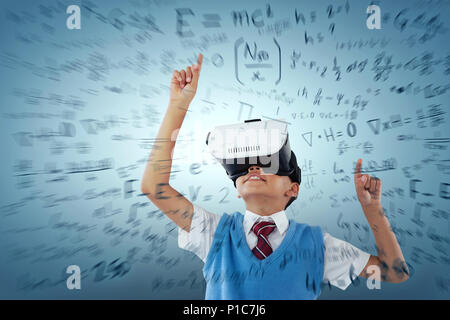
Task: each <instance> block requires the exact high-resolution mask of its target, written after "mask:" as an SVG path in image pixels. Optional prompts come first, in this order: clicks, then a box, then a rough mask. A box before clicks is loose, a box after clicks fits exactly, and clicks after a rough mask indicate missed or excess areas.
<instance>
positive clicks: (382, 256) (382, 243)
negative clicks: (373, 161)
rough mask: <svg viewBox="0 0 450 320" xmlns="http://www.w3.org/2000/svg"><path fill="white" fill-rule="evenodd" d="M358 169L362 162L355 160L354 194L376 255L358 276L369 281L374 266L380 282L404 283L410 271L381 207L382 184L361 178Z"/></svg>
mask: <svg viewBox="0 0 450 320" xmlns="http://www.w3.org/2000/svg"><path fill="white" fill-rule="evenodd" d="M361 168H362V159H358V161H357V162H356V167H355V174H354V182H355V188H356V194H357V196H358V200H359V202H360V203H361V207H362V209H363V211H364V215H365V216H366V218H367V221H368V222H369V225H370V228H371V229H372V231H373V234H374V237H375V242H376V245H377V251H378V255H377V256H373V255H371V256H370V258H369V261H368V262H367V264H366V266H365V268H364V269H363V271H361V273H360V274H359V276H361V277H364V278H368V277H369V276H371V275H372V274H373V272H374V269H373V267H372V266H376V267H378V268H379V270H380V277H381V279H380V280H382V281H386V282H394V283H398V282H403V281H405V280H407V279H408V278H409V270H408V267H407V265H406V262H405V258H404V257H403V253H402V249H401V248H400V245H399V243H398V242H397V238H396V237H395V234H394V233H393V231H392V230H391V227H390V224H389V221H388V219H387V217H386V215H385V214H384V211H383V207H382V205H381V180H380V179H378V178H375V177H372V176H370V175H368V174H362V171H361Z"/></svg>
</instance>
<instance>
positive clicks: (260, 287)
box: [203, 212, 324, 300]
mask: <svg viewBox="0 0 450 320" xmlns="http://www.w3.org/2000/svg"><path fill="white" fill-rule="evenodd" d="M243 218H244V216H243V215H242V214H241V213H239V212H235V213H233V214H232V215H229V214H226V213H224V214H223V215H222V217H221V218H220V221H219V224H218V226H217V229H216V232H215V234H214V239H213V242H212V245H211V249H210V251H209V252H208V256H207V258H206V262H205V265H204V267H203V275H204V277H205V280H206V296H205V299H206V300H247V299H250V300H301V299H316V298H317V297H318V296H319V294H320V291H321V283H322V279H323V259H324V248H323V235H322V231H321V229H320V227H312V226H309V225H307V224H302V223H298V222H295V221H294V220H292V219H289V228H288V230H287V232H286V236H285V237H284V239H283V241H282V242H281V244H280V246H279V247H278V248H277V249H276V250H275V251H274V252H273V253H272V254H271V255H269V256H268V257H267V258H265V259H263V260H259V259H258V258H257V257H256V256H255V255H254V254H253V253H252V251H251V250H250V248H249V247H248V245H247V242H246V239H245V235H244V228H243V225H242V222H243ZM274 232H277V230H274Z"/></svg>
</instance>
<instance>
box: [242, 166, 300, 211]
mask: <svg viewBox="0 0 450 320" xmlns="http://www.w3.org/2000/svg"><path fill="white" fill-rule="evenodd" d="M298 187H299V184H298V183H296V182H292V181H291V179H290V178H289V177H287V176H278V175H276V174H269V173H264V171H263V168H262V167H259V166H256V165H255V166H251V167H250V168H249V169H248V173H247V174H246V175H244V176H240V177H239V178H237V180H236V189H237V191H238V193H239V196H240V197H242V198H243V199H244V201H245V202H246V203H248V202H249V201H261V202H262V203H271V204H274V205H276V206H281V207H282V208H284V206H285V205H286V203H287V202H288V201H289V200H290V198H291V197H295V196H297V194H298Z"/></svg>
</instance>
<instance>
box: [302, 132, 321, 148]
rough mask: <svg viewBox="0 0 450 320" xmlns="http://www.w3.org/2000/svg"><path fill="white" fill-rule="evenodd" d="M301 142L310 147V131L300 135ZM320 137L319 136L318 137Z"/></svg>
mask: <svg viewBox="0 0 450 320" xmlns="http://www.w3.org/2000/svg"><path fill="white" fill-rule="evenodd" d="M302 137H303V140H305V141H306V143H307V144H308V145H309V146H310V147H312V131H310V132H305V133H303V134H302ZM319 137H320V136H319Z"/></svg>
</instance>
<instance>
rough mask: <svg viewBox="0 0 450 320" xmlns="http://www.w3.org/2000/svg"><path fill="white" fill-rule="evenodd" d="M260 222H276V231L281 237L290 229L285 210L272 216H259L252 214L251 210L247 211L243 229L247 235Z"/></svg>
mask: <svg viewBox="0 0 450 320" xmlns="http://www.w3.org/2000/svg"><path fill="white" fill-rule="evenodd" d="M258 220H259V221H273V222H275V225H276V226H277V228H276V229H277V230H278V232H279V233H280V234H281V235H283V233H284V232H286V230H287V229H288V227H289V220H288V218H287V216H286V212H285V211H284V210H281V211H278V212H275V213H273V214H271V215H270V216H260V215H259V214H256V213H254V212H251V211H250V210H245V215H244V223H243V227H244V231H245V234H246V235H247V234H249V233H250V232H251V229H252V227H253V225H254V224H255V222H257V221H258Z"/></svg>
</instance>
